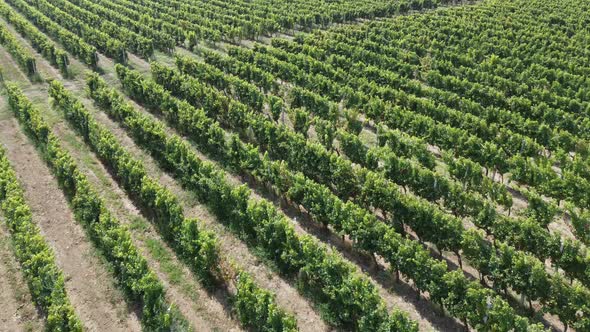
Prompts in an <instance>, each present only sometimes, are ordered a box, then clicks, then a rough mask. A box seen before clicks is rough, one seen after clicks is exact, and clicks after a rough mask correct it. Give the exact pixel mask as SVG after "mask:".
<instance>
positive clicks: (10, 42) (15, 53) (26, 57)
mask: <svg viewBox="0 0 590 332" xmlns="http://www.w3.org/2000/svg"><path fill="white" fill-rule="evenodd" d="M0 45H2V46H4V47H5V48H6V50H7V51H8V52H9V53H10V54H11V55H12V58H13V59H14V60H16V62H17V64H18V65H19V66H21V68H22V69H23V71H24V72H25V73H27V75H29V76H30V77H31V76H34V75H35V74H37V63H36V62H35V56H34V55H33V54H31V52H29V51H28V50H27V49H26V48H25V47H24V46H23V45H22V44H21V43H20V41H19V40H18V39H16V37H15V36H14V35H13V34H12V32H10V31H9V30H8V28H6V26H4V25H0Z"/></svg>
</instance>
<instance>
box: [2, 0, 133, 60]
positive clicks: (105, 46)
mask: <svg viewBox="0 0 590 332" xmlns="http://www.w3.org/2000/svg"><path fill="white" fill-rule="evenodd" d="M23 1H24V3H26V4H28V5H29V6H31V7H34V8H36V9H37V10H38V11H39V12H41V13H43V15H45V16H46V17H48V18H49V19H50V20H51V21H52V22H55V23H57V24H59V25H60V26H62V27H63V28H65V29H67V30H69V31H71V32H72V33H74V34H75V35H77V36H79V37H80V38H82V39H83V40H84V41H86V42H87V43H89V44H90V45H92V46H94V47H96V49H97V50H98V51H99V52H101V53H103V54H104V55H106V56H108V57H110V58H112V59H115V61H118V62H121V63H125V62H126V61H127V51H126V49H125V44H124V43H123V42H122V41H120V40H118V39H115V38H113V37H111V36H110V35H109V34H107V33H105V32H103V31H101V30H98V29H97V28H95V27H94V26H91V25H89V24H88V23H86V22H84V21H83V20H82V19H81V18H77V17H75V16H73V15H70V14H69V13H68V12H66V11H63V10H61V9H59V8H58V7H56V6H54V5H53V4H52V3H50V2H48V1H45V0H38V1H37V0H7V2H9V3H14V2H17V3H21V2H23Z"/></svg>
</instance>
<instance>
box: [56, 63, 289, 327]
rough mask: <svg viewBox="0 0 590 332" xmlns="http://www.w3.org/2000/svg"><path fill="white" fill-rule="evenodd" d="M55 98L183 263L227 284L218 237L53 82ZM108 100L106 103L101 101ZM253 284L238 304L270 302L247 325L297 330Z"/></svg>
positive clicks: (97, 86) (124, 108)
mask: <svg viewBox="0 0 590 332" xmlns="http://www.w3.org/2000/svg"><path fill="white" fill-rule="evenodd" d="M88 82H89V86H92V87H93V88H90V89H89V90H90V92H91V94H92V96H93V97H94V98H95V99H102V98H105V100H108V101H109V102H110V105H111V106H112V107H116V108H117V109H119V110H120V111H121V112H132V111H133V110H132V109H130V106H129V105H127V104H124V103H123V101H122V99H121V98H116V97H117V96H116V95H114V94H111V93H110V91H108V90H106V86H105V83H104V81H102V80H101V79H100V78H99V77H98V76H97V75H96V74H90V76H89V78H88ZM50 95H51V97H52V98H53V99H54V101H55V103H56V105H58V107H59V108H60V109H61V111H62V112H63V113H64V116H65V118H66V119H67V120H68V121H69V122H70V123H71V124H72V126H73V127H74V128H76V130H78V132H79V133H80V134H81V135H82V136H83V137H84V140H85V141H86V142H87V143H88V144H89V145H90V147H91V148H92V150H93V151H94V152H95V153H97V155H98V156H99V158H100V159H101V160H103V161H105V163H106V164H107V165H108V166H109V168H110V169H112V170H113V172H114V175H115V178H116V179H118V181H119V182H120V183H121V185H122V187H123V188H124V189H125V190H126V191H127V192H128V193H129V196H130V197H132V198H134V199H135V200H136V201H137V202H138V203H139V205H140V206H142V207H143V208H144V209H146V211H149V212H150V213H151V215H153V216H154V222H155V224H156V227H157V229H158V230H159V231H160V233H161V234H162V237H163V238H164V239H165V240H166V241H167V242H168V243H170V244H171V247H172V248H174V250H175V251H176V252H177V253H178V255H179V257H181V258H182V259H183V260H184V261H185V262H187V264H188V265H189V266H190V268H191V269H192V270H193V271H195V272H196V273H197V274H198V275H199V276H200V278H202V279H203V280H205V281H208V282H212V283H215V282H217V281H218V280H219V279H220V278H222V271H221V267H222V266H223V264H222V262H221V257H220V253H219V244H218V239H217V238H216V237H215V235H214V234H213V233H212V232H209V231H207V230H205V229H204V227H203V226H202V223H201V221H199V220H197V219H189V218H186V217H185V216H184V212H183V208H182V206H181V205H180V203H179V201H178V199H177V197H176V196H175V195H174V194H172V193H171V192H170V191H169V190H168V189H166V188H165V187H164V186H162V185H161V184H159V182H158V181H157V180H155V179H153V178H151V177H150V176H148V175H147V172H146V170H145V168H144V167H143V164H142V162H141V161H139V160H137V159H135V158H133V157H132V156H131V154H130V153H129V152H128V151H127V150H126V149H125V148H124V147H123V146H122V145H121V144H120V143H119V142H118V141H117V139H116V138H115V136H114V135H113V134H112V133H110V132H109V131H108V130H107V129H106V128H104V127H103V126H102V125H100V124H99V123H97V122H96V121H95V120H94V119H93V117H92V115H91V114H90V113H89V112H88V111H87V110H86V109H85V107H84V106H83V105H82V104H81V102H80V101H78V100H77V99H76V98H75V97H74V96H73V95H72V94H71V93H70V92H68V91H67V90H66V89H65V88H64V87H63V85H61V83H59V82H57V81H54V82H52V84H51V89H50ZM102 95H104V97H101V96H102ZM137 125H139V126H141V125H143V124H141V123H137ZM248 280H250V277H249V276H248V275H247V274H246V273H240V275H239V277H238V281H237V282H236V285H237V299H236V301H238V302H240V301H241V302H246V300H244V299H242V297H246V298H248V297H254V298H266V299H267V300H266V301H263V302H262V303H250V305H252V306H253V307H249V306H248V305H247V303H243V304H242V305H239V306H236V307H237V309H238V310H237V312H238V316H239V318H240V320H241V322H242V324H243V325H244V326H245V327H248V328H252V329H257V330H260V331H266V330H276V331H289V330H296V325H295V320H294V318H293V317H292V316H290V315H287V314H285V312H284V311H283V310H282V309H280V308H278V306H277V304H276V303H275V302H274V298H273V296H272V295H271V294H272V293H270V292H269V291H267V290H264V289H262V288H260V287H259V286H257V285H256V284H254V283H253V282H252V281H251V280H250V281H248ZM242 285H243V286H242ZM241 287H245V288H243V289H242V288H241ZM251 312H257V313H258V315H250V313H251Z"/></svg>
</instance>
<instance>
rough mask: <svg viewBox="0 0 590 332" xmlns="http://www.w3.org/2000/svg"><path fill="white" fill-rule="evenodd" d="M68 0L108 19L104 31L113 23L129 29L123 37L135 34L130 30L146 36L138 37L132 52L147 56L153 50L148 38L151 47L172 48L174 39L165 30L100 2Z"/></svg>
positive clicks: (110, 29) (110, 27)
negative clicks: (136, 19)
mask: <svg viewBox="0 0 590 332" xmlns="http://www.w3.org/2000/svg"><path fill="white" fill-rule="evenodd" d="M69 2H70V3H72V4H74V5H76V6H78V7H79V8H80V9H83V10H86V11H88V12H91V13H93V14H95V15H98V16H99V17H100V18H101V19H102V20H103V22H104V20H106V19H108V20H109V21H110V23H107V22H104V23H103V28H106V31H113V28H114V27H113V26H112V25H113V24H114V25H117V26H124V27H125V28H127V29H128V30H129V33H128V35H127V36H126V37H125V39H131V38H134V37H136V36H137V35H134V34H133V33H131V32H134V33H136V34H139V35H141V36H143V38H147V40H143V41H142V40H141V38H140V41H137V42H136V43H139V44H140V45H136V46H134V47H135V49H134V48H130V51H132V52H133V53H136V54H138V55H140V56H142V57H144V58H147V57H149V56H150V55H151V53H152V51H153V50H151V47H150V45H149V43H150V40H151V41H152V42H153V47H155V48H157V49H159V50H162V51H165V52H169V51H171V50H172V49H174V46H175V40H174V38H173V37H172V36H170V35H168V34H167V33H165V32H160V31H158V30H154V29H152V28H151V27H150V26H149V25H144V24H143V22H140V21H135V20H132V19H131V18H128V17H127V16H125V15H124V14H122V13H120V12H118V11H115V10H111V9H110V8H108V7H105V6H103V5H102V4H97V3H95V2H91V1H88V0H71V1H69ZM64 8H66V6H64ZM67 8H72V10H76V11H77V10H78V9H75V8H74V7H71V5H67ZM82 12H83V11H82ZM87 15H88V16H89V18H91V19H92V20H93V21H95V19H94V18H92V16H93V15H91V14H87ZM128 44H129V43H128ZM141 44H143V45H141ZM139 46H142V47H139Z"/></svg>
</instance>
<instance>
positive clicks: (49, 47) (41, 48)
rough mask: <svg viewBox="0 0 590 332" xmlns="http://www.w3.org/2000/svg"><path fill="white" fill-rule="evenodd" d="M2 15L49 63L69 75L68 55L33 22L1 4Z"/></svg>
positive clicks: (0, 13) (0, 12)
mask: <svg viewBox="0 0 590 332" xmlns="http://www.w3.org/2000/svg"><path fill="white" fill-rule="evenodd" d="M0 15H2V17H4V19H5V20H6V21H7V22H8V23H10V24H11V25H12V26H13V27H14V28H15V29H16V31H18V33H20V34H21V35H22V36H23V37H25V38H26V39H28V40H29V41H30V42H31V45H32V46H33V47H34V48H35V50H37V52H39V53H40V54H41V55H42V56H43V57H44V58H45V59H47V61H49V63H50V64H51V65H52V66H54V67H56V68H58V69H59V70H60V71H61V72H62V74H64V75H67V74H68V65H69V63H70V62H69V59H68V54H67V53H66V52H65V51H64V50H62V49H60V48H59V47H58V46H57V45H55V43H53V42H52V41H51V40H50V39H49V38H47V36H45V35H44V34H43V33H41V32H40V31H39V30H38V29H37V28H35V26H34V25H33V24H31V22H29V21H27V20H26V19H25V18H24V17H22V16H21V15H19V14H18V13H16V12H15V11H14V10H13V9H12V8H11V7H10V6H8V5H7V4H6V3H4V2H0Z"/></svg>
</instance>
